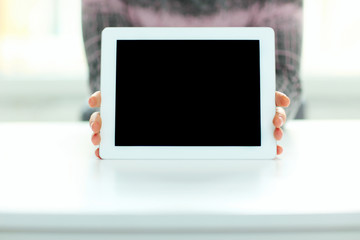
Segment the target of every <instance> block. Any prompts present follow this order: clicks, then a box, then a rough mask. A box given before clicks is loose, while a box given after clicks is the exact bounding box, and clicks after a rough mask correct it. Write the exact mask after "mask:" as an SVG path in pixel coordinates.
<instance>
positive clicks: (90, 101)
mask: <svg viewBox="0 0 360 240" xmlns="http://www.w3.org/2000/svg"><path fill="white" fill-rule="evenodd" d="M89 105H90V106H94V105H95V100H94V99H93V98H92V97H90V98H89Z"/></svg>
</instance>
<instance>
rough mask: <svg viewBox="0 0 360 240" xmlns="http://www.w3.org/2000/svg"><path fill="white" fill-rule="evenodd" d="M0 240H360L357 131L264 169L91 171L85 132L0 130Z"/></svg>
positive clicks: (312, 133)
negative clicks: (120, 238)
mask: <svg viewBox="0 0 360 240" xmlns="http://www.w3.org/2000/svg"><path fill="white" fill-rule="evenodd" d="M0 134H1V135H0V136H1V137H0V146H1V152H0V239H9V240H14V239H16V240H18V239H27V240H32V239H40V240H42V239H46V240H53V239H56V240H57V239H65V238H67V239H87V240H92V239H119V237H120V236H122V237H123V238H122V239H160V240H161V239H166V240H171V239H210V240H212V239H222V240H225V239H256V240H262V239H276V240H279V239H280V240H282V239H299V240H300V239H301V240H304V239H317V240H318V239H320V240H321V239H327V240H328V239H330V240H333V239H341V240H345V239H360V153H359V152H360V140H359V136H360V121H293V122H289V124H288V125H287V126H286V132H285V138H284V140H283V141H282V145H283V146H284V149H285V152H284V154H283V155H282V156H281V157H279V158H278V159H276V160H246V161H244V160H238V161H228V160H223V161H204V160H197V161H178V160H177V161H170V160H169V161H146V160H143V161H140V160H136V161H119V160H118V161H109V160H106V161H101V160H97V159H96V158H95V157H94V155H93V152H94V150H95V148H94V147H93V146H92V145H91V142H90V136H91V132H90V128H89V126H88V124H87V123H1V124H0Z"/></svg>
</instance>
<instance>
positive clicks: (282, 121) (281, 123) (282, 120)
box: [279, 117, 284, 127]
mask: <svg viewBox="0 0 360 240" xmlns="http://www.w3.org/2000/svg"><path fill="white" fill-rule="evenodd" d="M279 119H280V127H282V125H284V119H283V118H282V117H279Z"/></svg>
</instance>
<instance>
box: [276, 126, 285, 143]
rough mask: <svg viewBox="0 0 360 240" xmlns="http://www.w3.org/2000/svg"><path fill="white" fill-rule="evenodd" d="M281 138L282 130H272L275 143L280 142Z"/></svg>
mask: <svg viewBox="0 0 360 240" xmlns="http://www.w3.org/2000/svg"><path fill="white" fill-rule="evenodd" d="M282 137H283V130H282V129H281V128H275V130H274V138H275V139H276V140H277V141H280V140H281V138H282Z"/></svg>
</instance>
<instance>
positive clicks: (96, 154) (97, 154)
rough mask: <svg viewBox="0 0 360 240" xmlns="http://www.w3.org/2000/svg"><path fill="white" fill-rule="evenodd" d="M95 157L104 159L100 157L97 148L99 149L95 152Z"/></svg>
mask: <svg viewBox="0 0 360 240" xmlns="http://www.w3.org/2000/svg"><path fill="white" fill-rule="evenodd" d="M95 156H97V157H98V158H99V159H102V158H101V157H100V153H99V148H97V149H96V150H95Z"/></svg>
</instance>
